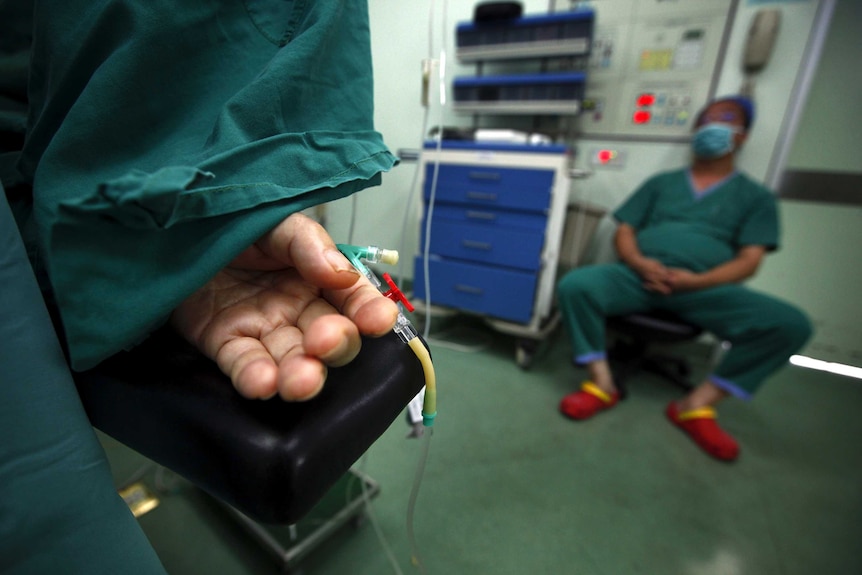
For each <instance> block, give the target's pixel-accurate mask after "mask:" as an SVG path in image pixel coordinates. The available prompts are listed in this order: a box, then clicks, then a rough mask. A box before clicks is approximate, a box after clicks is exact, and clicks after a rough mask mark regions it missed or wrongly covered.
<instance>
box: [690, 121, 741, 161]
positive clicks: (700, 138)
mask: <svg viewBox="0 0 862 575" xmlns="http://www.w3.org/2000/svg"><path fill="white" fill-rule="evenodd" d="M739 131H740V130H739V128H737V127H736V126H733V125H731V124H722V123H720V122H714V123H711V124H706V125H704V126H701V127H700V128H698V129H697V131H696V132H695V133H694V137H693V138H692V140H691V147H692V150H694V155H695V156H697V157H698V158H720V157H721V156H724V155H725V154H729V153H730V152H732V151H733V136H734V134H736V133H737V132H739Z"/></svg>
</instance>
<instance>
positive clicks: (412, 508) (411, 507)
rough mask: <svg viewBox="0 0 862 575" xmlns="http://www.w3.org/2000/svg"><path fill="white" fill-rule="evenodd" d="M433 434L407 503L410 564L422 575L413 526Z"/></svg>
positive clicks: (431, 432)
mask: <svg viewBox="0 0 862 575" xmlns="http://www.w3.org/2000/svg"><path fill="white" fill-rule="evenodd" d="M416 341H418V340H416ZM433 434H434V428H433V427H432V428H431V429H429V430H428V433H426V434H425V444H424V445H423V446H422V453H421V454H420V455H419V463H418V464H417V466H416V475H415V477H414V479H413V487H412V488H411V489H410V500H409V502H408V503H407V540H408V541H409V542H410V562H411V563H412V564H413V565H415V566H416V567H417V568H418V569H419V572H420V573H425V566H424V565H423V564H422V560H421V559H420V558H419V545H418V544H417V543H416V533H415V532H414V530H413V524H414V518H415V515H416V500H417V499H418V498H419V488H420V487H421V486H422V477H423V476H424V475H425V466H426V465H427V463H428V452H429V451H430V450H431V436H432V435H433Z"/></svg>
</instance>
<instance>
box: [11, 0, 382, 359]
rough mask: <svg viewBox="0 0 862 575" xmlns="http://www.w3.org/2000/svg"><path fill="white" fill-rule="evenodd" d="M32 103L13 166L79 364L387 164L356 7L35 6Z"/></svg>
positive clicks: (127, 339)
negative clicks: (25, 188)
mask: <svg viewBox="0 0 862 575" xmlns="http://www.w3.org/2000/svg"><path fill="white" fill-rule="evenodd" d="M29 98H30V112H29V118H28V125H27V130H28V131H27V138H26V143H25V146H24V150H23V153H22V155H21V161H20V162H19V169H20V171H21V173H22V174H23V175H24V177H25V178H27V179H29V180H30V181H31V182H32V186H33V216H34V219H35V224H36V230H37V237H38V247H39V252H40V254H39V257H40V258H41V260H42V261H43V262H44V264H45V265H46V267H47V271H48V275H49V277H50V282H51V287H52V289H53V297H54V299H55V301H56V304H57V306H58V308H59V311H60V315H61V317H62V323H63V326H64V330H65V335H66V340H67V344H68V347H69V353H70V356H71V362H72V366H73V368H74V369H78V370H80V369H86V368H89V367H91V366H93V365H95V364H96V363H98V362H99V361H101V360H103V359H105V358H106V357H108V356H110V355H112V354H114V353H115V352H117V351H119V350H121V349H124V348H128V347H131V346H133V345H135V344H136V343H138V342H140V341H141V340H142V339H143V338H145V337H146V336H147V335H148V334H149V333H151V332H152V331H153V330H154V329H155V328H157V327H158V326H159V325H161V324H163V323H164V322H165V321H166V319H167V317H168V315H169V314H170V312H171V310H172V309H174V308H175V307H176V306H177V304H179V303H180V302H181V301H182V300H183V299H184V298H185V297H187V296H188V295H189V294H190V293H192V292H193V291H194V290H196V289H197V288H198V287H200V286H201V285H203V284H204V283H205V282H206V281H207V280H208V279H209V278H211V277H212V276H213V275H214V274H215V273H216V272H217V271H218V270H220V269H221V268H222V267H224V266H225V265H226V264H227V263H228V262H230V261H231V260H232V259H233V258H234V257H235V256H236V255H237V254H238V253H239V252H241V251H242V250H243V249H244V248H246V247H247V246H248V245H250V244H251V243H253V242H254V241H255V240H256V239H257V238H258V237H260V236H261V235H262V234H264V233H265V232H266V231H268V230H269V229H271V228H272V227H274V226H275V225H276V224H277V223H278V222H280V221H281V220H282V219H284V218H285V217H287V216H288V215H290V214H291V213H294V212H296V211H298V210H301V209H304V208H306V207H308V206H312V205H316V204H320V203H323V202H327V201H330V200H334V199H336V198H340V197H344V196H347V195H349V194H351V193H353V192H356V191H358V190H361V189H363V188H365V187H368V186H371V185H376V184H378V183H379V181H380V174H381V172H384V171H387V170H389V169H391V168H392V167H393V166H394V165H395V164H396V163H397V160H396V158H395V157H394V156H393V155H392V154H391V153H390V152H389V151H388V150H387V148H386V146H385V145H384V143H383V141H382V138H381V136H380V134H378V133H377V132H375V131H374V128H373V109H372V106H373V93H372V67H371V57H370V41H369V22H368V14H367V5H366V2H365V0H325V1H315V0H198V1H196V2H180V3H177V2H173V1H169V0H124V1H119V0H67V1H65V2H42V1H37V2H36V4H35V12H34V44H33V50H32V64H31V68H30V88H29Z"/></svg>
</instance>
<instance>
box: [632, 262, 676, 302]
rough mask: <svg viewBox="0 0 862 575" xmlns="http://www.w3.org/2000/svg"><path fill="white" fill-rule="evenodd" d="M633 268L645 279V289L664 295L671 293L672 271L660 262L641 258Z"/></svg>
mask: <svg viewBox="0 0 862 575" xmlns="http://www.w3.org/2000/svg"><path fill="white" fill-rule="evenodd" d="M632 267H633V268H634V270H635V271H636V272H637V273H638V274H639V275H640V276H641V278H643V287H644V289H646V290H649V291H654V292H658V293H662V294H669V293H671V288H670V285H669V284H668V278H669V277H670V270H668V268H666V267H665V266H664V264H662V263H661V262H660V261H658V260H654V259H651V258H641V259H639V260H638V261H637V262H635V264H634V265H633V266H632Z"/></svg>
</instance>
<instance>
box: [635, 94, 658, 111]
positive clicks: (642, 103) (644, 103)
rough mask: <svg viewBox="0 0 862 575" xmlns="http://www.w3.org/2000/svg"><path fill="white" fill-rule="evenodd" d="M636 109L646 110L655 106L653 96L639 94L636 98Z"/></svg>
mask: <svg viewBox="0 0 862 575" xmlns="http://www.w3.org/2000/svg"><path fill="white" fill-rule="evenodd" d="M637 102H638V108H648V107H649V106H652V105H653V104H655V94H641V95H640V96H638V100H637Z"/></svg>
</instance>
